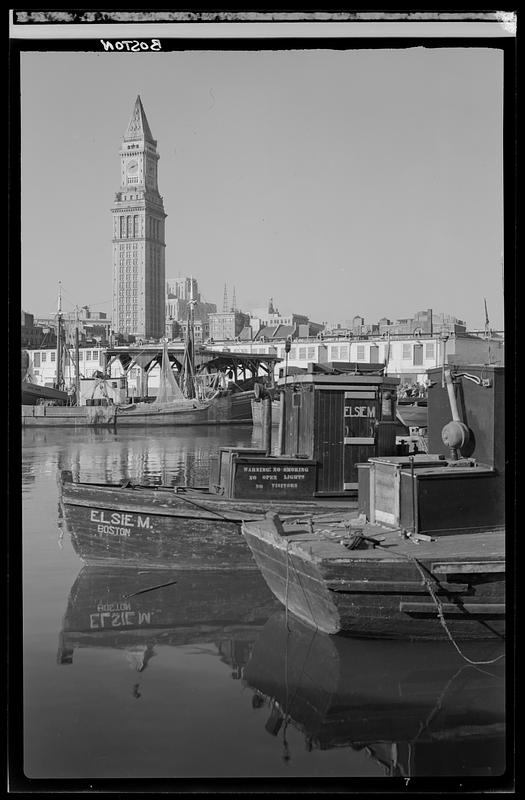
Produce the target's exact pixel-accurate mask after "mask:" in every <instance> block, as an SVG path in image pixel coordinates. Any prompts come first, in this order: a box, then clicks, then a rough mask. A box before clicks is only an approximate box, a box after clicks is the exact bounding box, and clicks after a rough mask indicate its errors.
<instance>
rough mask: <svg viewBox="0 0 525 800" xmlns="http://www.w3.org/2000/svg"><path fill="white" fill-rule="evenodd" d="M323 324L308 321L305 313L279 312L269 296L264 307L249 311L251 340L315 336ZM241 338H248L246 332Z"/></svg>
mask: <svg viewBox="0 0 525 800" xmlns="http://www.w3.org/2000/svg"><path fill="white" fill-rule="evenodd" d="M323 327H324V326H323V325H321V324H319V323H317V322H310V320H309V319H308V317H307V316H306V315H305V314H292V313H290V314H281V313H280V311H279V310H278V309H277V308H275V306H274V304H273V297H271V298H270V300H269V302H268V306H267V307H265V308H254V309H252V311H251V312H250V321H249V329H250V331H251V338H252V339H253V340H262V341H265V340H267V339H279V338H283V337H284V338H286V337H287V336H291V337H292V338H296V337H298V336H301V337H308V336H317V334H318V333H320V331H322V330H323ZM242 338H249V336H248V335H247V334H246V335H245V336H243V337H242Z"/></svg>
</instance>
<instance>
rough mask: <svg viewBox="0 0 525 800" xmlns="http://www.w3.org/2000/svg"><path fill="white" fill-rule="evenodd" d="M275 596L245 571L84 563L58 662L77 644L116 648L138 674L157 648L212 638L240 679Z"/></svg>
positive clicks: (68, 660)
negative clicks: (98, 566)
mask: <svg viewBox="0 0 525 800" xmlns="http://www.w3.org/2000/svg"><path fill="white" fill-rule="evenodd" d="M277 606H278V603H277V601H276V600H275V599H274V598H273V596H272V595H271V593H270V592H269V590H268V588H267V586H266V584H265V582H264V581H263V579H262V578H261V577H260V576H259V575H257V574H254V573H250V572H243V571H215V572H213V573H212V574H210V573H203V572H202V571H181V570H176V571H171V570H138V569H112V568H109V567H108V568H102V567H100V568H97V567H84V568H83V569H82V570H81V571H80V573H79V574H78V576H77V578H76V580H75V582H74V584H73V586H72V587H71V591H70V593H69V598H68V602H67V608H66V612H65V614H64V619H63V623H62V630H61V632H60V636H59V646H58V653H57V662H58V663H59V664H61V665H70V664H73V663H74V660H75V651H76V650H78V649H80V648H107V649H109V650H119V651H122V652H123V653H124V654H125V657H126V659H127V660H128V662H129V663H130V665H132V666H133V668H134V669H135V670H136V671H137V672H143V671H144V670H145V669H146V668H147V667H148V666H149V663H150V661H151V659H153V658H154V656H155V655H156V648H157V647H159V646H161V645H169V646H181V645H189V644H193V645H198V644H203V645H204V644H209V643H210V642H213V643H214V646H215V647H216V651H217V655H218V656H219V658H220V659H221V660H222V661H223V662H225V663H228V664H229V665H230V667H231V670H232V676H233V677H235V678H240V677H241V671H242V668H243V666H244V665H245V664H246V663H247V660H248V657H249V653H250V651H251V648H252V646H253V643H254V641H255V639H256V638H257V635H258V632H259V631H260V630H261V628H262V626H263V625H264V623H265V622H266V620H267V619H268V617H269V616H270V615H271V614H272V613H274V612H275V610H276V608H277Z"/></svg>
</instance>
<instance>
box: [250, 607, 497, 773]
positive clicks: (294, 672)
mask: <svg viewBox="0 0 525 800" xmlns="http://www.w3.org/2000/svg"><path fill="white" fill-rule="evenodd" d="M501 653H502V647H501V645H499V644H487V643H471V644H470V645H469V646H468V650H467V651H466V653H465V654H466V655H467V656H468V657H469V658H470V659H471V660H491V659H494V658H496V657H497V656H499V655H501ZM244 680H245V682H246V684H247V685H248V686H249V687H250V688H251V689H252V690H253V691H254V695H253V699H252V706H253V708H254V709H264V710H265V711H266V714H265V717H264V724H265V728H266V730H267V732H268V733H269V734H271V735H273V736H280V737H281V739H282V750H283V758H284V759H285V760H288V759H290V758H293V752H291V749H290V746H289V726H292V727H293V728H295V729H296V730H299V731H300V732H301V733H302V734H303V736H304V740H305V745H306V748H307V749H308V750H312V749H319V750H328V749H331V748H339V747H349V748H351V749H352V750H362V749H366V751H367V753H368V755H369V756H370V757H371V758H373V759H374V760H375V761H376V762H377V763H378V764H380V765H381V766H382V768H383V770H384V772H385V774H387V775H390V776H403V777H416V776H458V775H485V776H497V775H501V774H503V773H504V771H505V716H504V705H505V701H504V661H502V660H500V661H498V662H496V663H493V664H490V665H484V666H482V667H481V666H478V667H474V666H471V665H468V664H467V663H466V662H465V660H464V659H462V658H461V656H460V655H459V654H458V653H457V652H456V650H455V649H454V648H453V647H452V645H451V644H450V643H448V642H447V643H441V642H417V643H416V642H414V643H410V642H402V643H400V642H394V641H381V642H379V641H372V640H362V639H361V640H359V639H350V638H345V637H342V636H327V635H326V634H323V633H320V632H316V631H314V630H313V629H312V628H309V627H307V626H304V625H302V624H301V623H300V622H299V621H298V620H295V619H293V618H291V617H288V619H287V618H286V615H285V612H284V611H282V610H281V611H279V612H277V613H276V614H275V615H274V616H272V617H271V618H270V619H269V620H268V622H267V623H266V625H265V626H264V629H263V630H262V632H261V634H260V636H259V637H258V639H257V642H256V644H255V646H254V648H253V651H252V654H251V657H250V661H249V662H248V664H247V666H246V669H245V670H244ZM258 713H259V712H258Z"/></svg>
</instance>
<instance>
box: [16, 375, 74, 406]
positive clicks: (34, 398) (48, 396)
mask: <svg viewBox="0 0 525 800" xmlns="http://www.w3.org/2000/svg"><path fill="white" fill-rule="evenodd" d="M39 400H58V401H59V402H61V403H67V400H68V395H67V392H63V391H61V390H60V389H53V388H52V387H50V386H40V385H39V384H38V383H30V382H29V381H24V380H23V381H22V405H31V406H34V405H36V403H38V401H39Z"/></svg>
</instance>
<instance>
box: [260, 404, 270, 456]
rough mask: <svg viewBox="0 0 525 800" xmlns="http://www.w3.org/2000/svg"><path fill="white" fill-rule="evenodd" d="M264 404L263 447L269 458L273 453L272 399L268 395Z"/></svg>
mask: <svg viewBox="0 0 525 800" xmlns="http://www.w3.org/2000/svg"><path fill="white" fill-rule="evenodd" d="M262 404H263V408H262V423H263V425H262V429H263V447H264V449H265V450H266V455H267V456H269V455H271V452H272V398H271V397H269V396H268V395H266V396H265V397H264V398H263V401H262Z"/></svg>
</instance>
